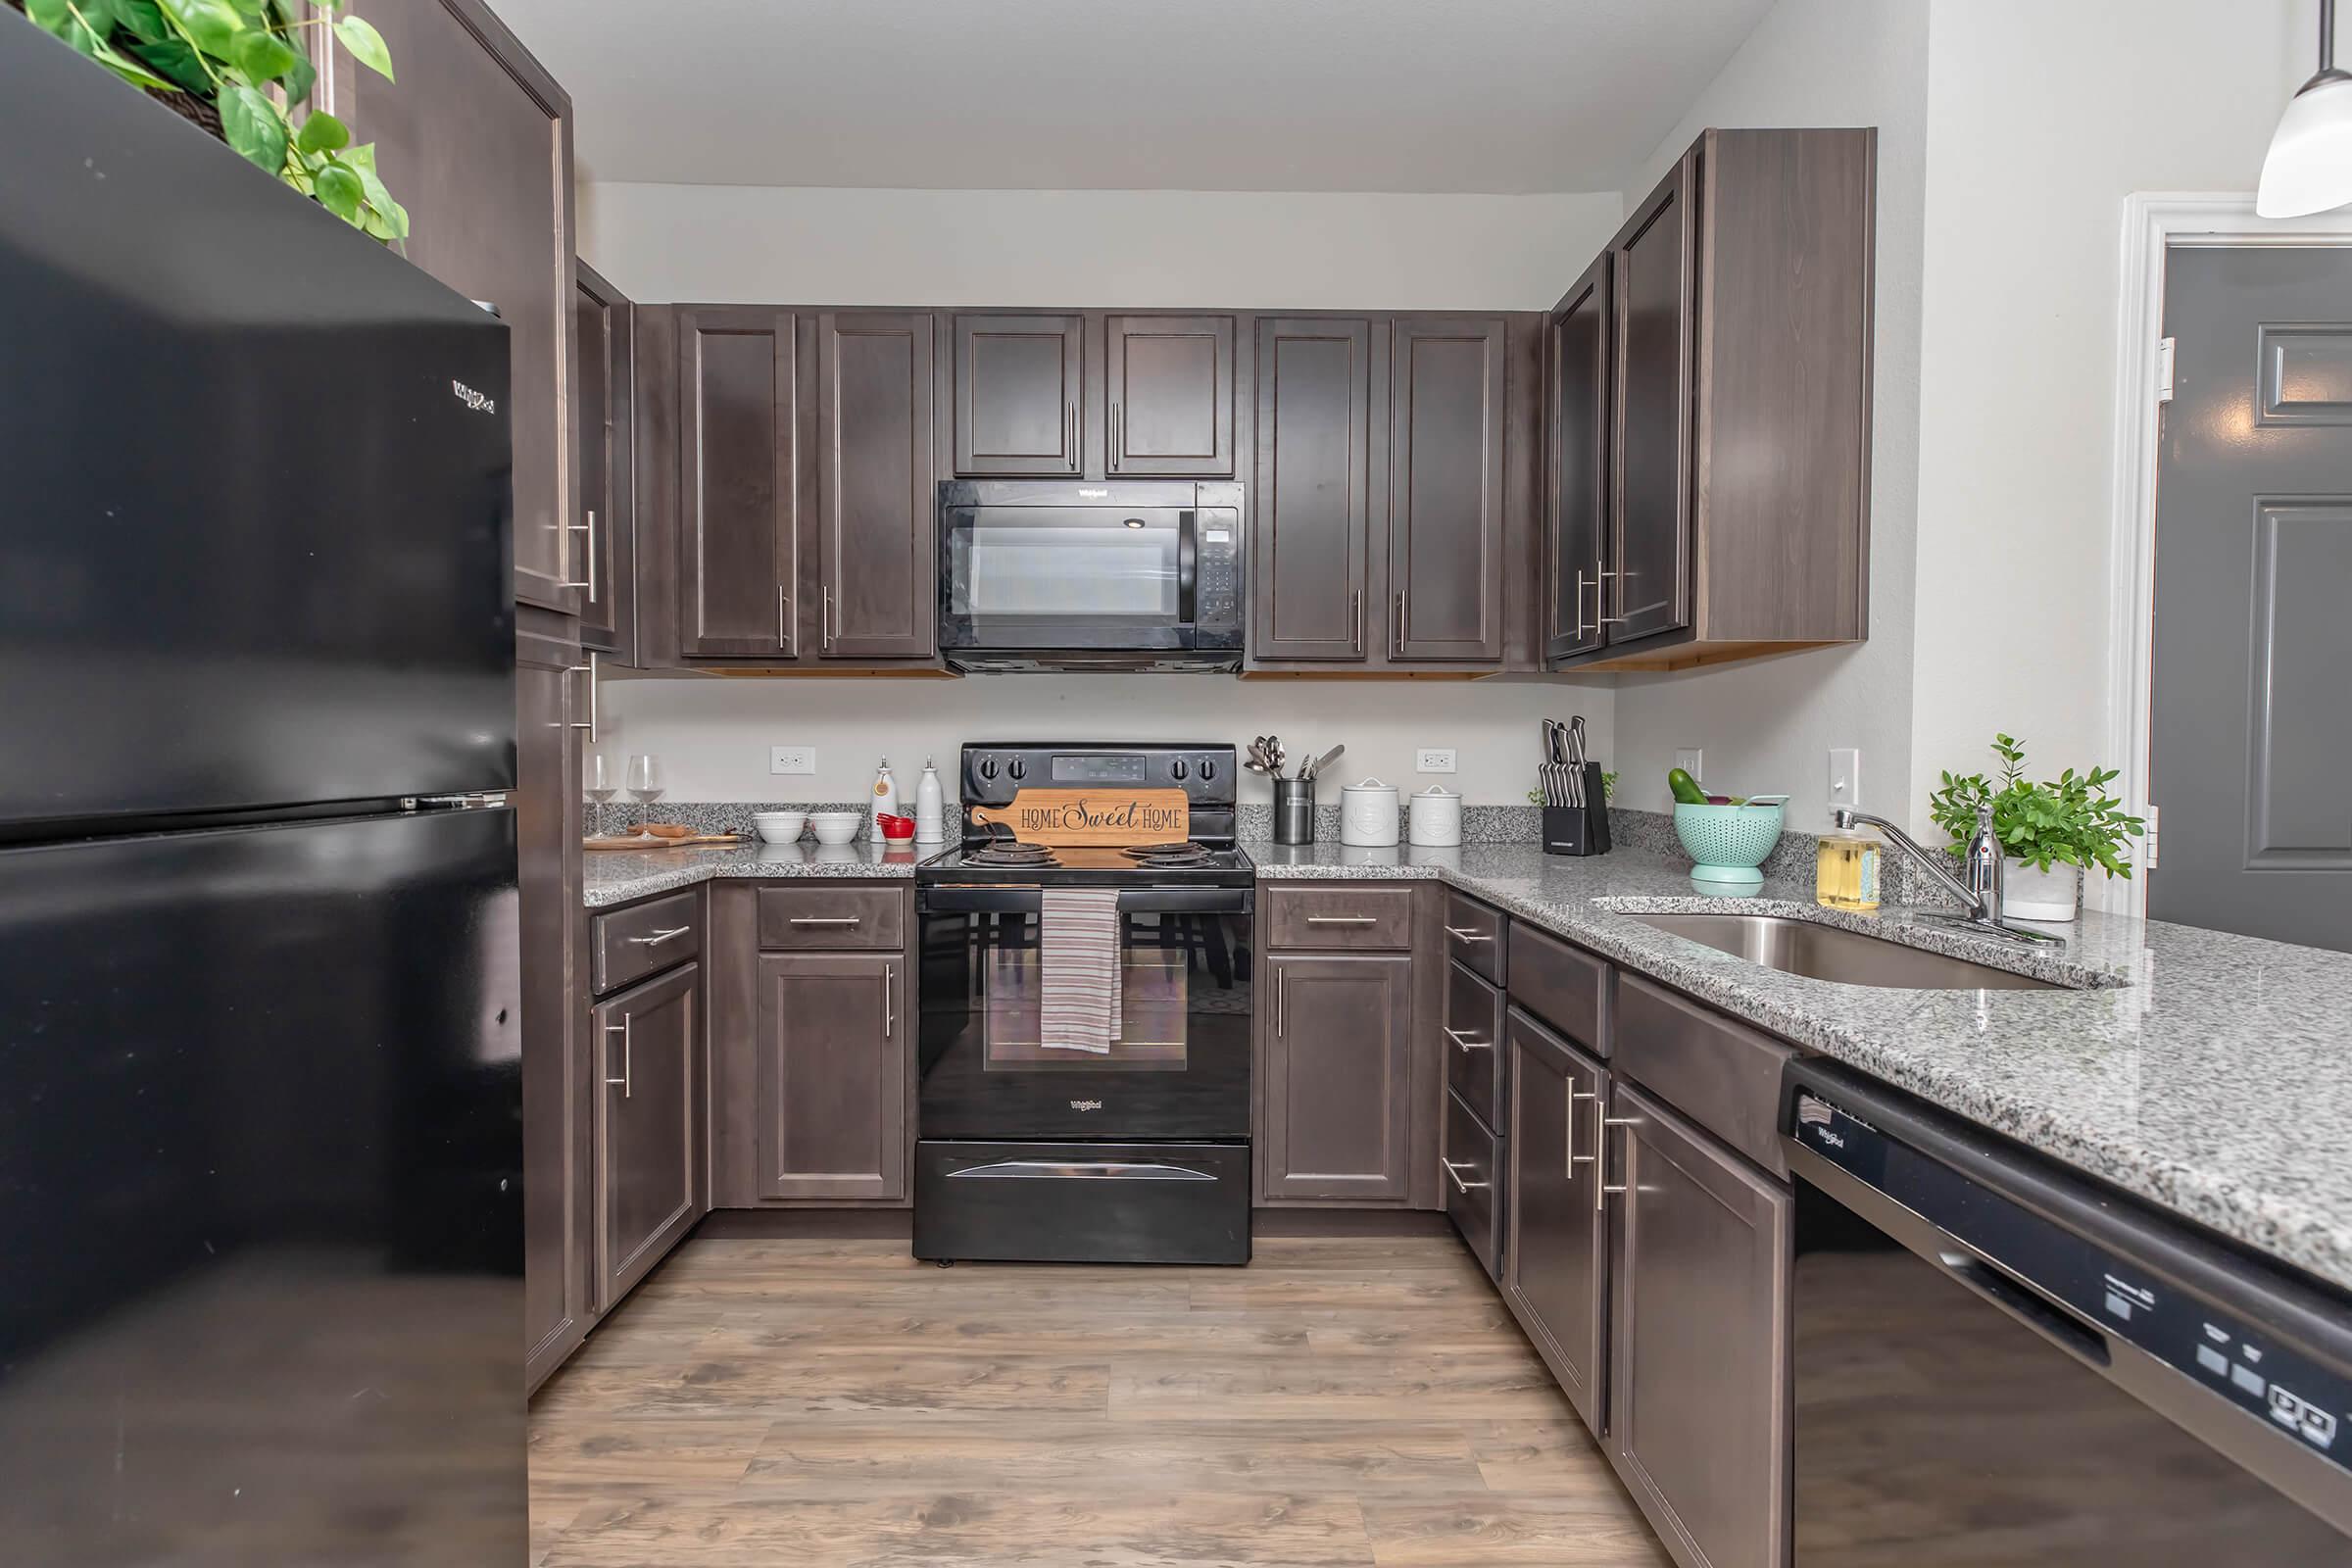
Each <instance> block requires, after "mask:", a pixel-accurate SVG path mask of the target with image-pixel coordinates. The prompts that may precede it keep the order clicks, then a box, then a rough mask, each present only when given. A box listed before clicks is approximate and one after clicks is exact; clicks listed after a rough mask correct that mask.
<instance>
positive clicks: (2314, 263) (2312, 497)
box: [2148, 246, 2352, 951]
mask: <svg viewBox="0 0 2352 1568" xmlns="http://www.w3.org/2000/svg"><path fill="white" fill-rule="evenodd" d="M2164 329H2165V332H2166V333H2167V335H2169V336H2171V337H2172V338H2173V339H2174V342H2175V348H2174V366H2173V384H2174V395H2173V402H2172V404H2171V406H2170V407H2168V408H2167V409H2166V410H2165V415H2164V441H2163V448H2162V454H2161V456H2160V458H2159V460H2158V469H2157V497H2158V499H2157V506H2156V619H2155V661H2154V665H2153V672H2152V679H2153V689H2154V702H2153V711H2152V712H2151V713H2150V715H2149V716H2150V725H2151V731H2152V741H2151V757H2150V759H2149V791H2148V798H2149V799H2150V800H2151V801H2153V802H2155V803H2156V805H2157V807H2158V809H2159V810H2160V812H2161V817H2160V822H2159V826H2160V829H2161V833H2160V837H2159V845H2158V855H2159V862H2158V866H2157V869H2156V870H2155V871H2153V872H2151V873H2150V874H2149V881H2148V912H2149V913H2150V914H2151V915H2153V916H2154V917H2155V918H2157V919H2162V920H2178V921H2180V922H2182V923H2184V924H2187V925H2198V926H2209V927H2213V928H2216V929H2219V930H2224V931H2241V932H2245V933H2247V934H2248V935H2252V936H2260V937H2270V938H2273V939H2275V940H2278V941H2281V942H2301V943H2307V944H2310V945H2312V946H2315V947H2324V948H2335V949H2338V950H2343V951H2352V247H2348V246H2276V247H2257V246H2232V247H2223V246H2175V247H2173V249H2172V250H2171V251H2170V253H2169V254H2168V256H2167V258H2166V265H2165V299H2164Z"/></svg>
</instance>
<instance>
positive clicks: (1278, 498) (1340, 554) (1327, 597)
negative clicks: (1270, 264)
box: [1250, 318, 1379, 663]
mask: <svg viewBox="0 0 2352 1568" xmlns="http://www.w3.org/2000/svg"><path fill="white" fill-rule="evenodd" d="M1374 338H1375V334H1374V329H1373V325H1372V323H1371V322H1370V321H1369V320H1365V319H1361V318H1356V319H1344V320H1343V319H1297V320H1286V319H1275V318H1269V319H1261V320H1260V321H1259V322H1258V323H1257V463H1256V466H1257V482H1256V484H1255V486H1254V487H1253V490H1254V494H1253V495H1252V497H1251V505H1252V506H1253V507H1254V508H1255V509H1256V511H1255V516H1254V518H1253V532H1254V534H1255V538H1254V541H1253V543H1252V544H1251V547H1250V549H1251V573H1252V578H1253V580H1252V582H1251V584H1250V600H1251V605H1252V610H1251V615H1252V617H1253V620H1254V624H1253V626H1252V629H1251V637H1250V642H1251V648H1250V653H1251V656H1252V657H1253V658H1255V659H1261V660H1286V659H1305V660H1318V661H1330V662H1355V663H1360V662H1363V661H1364V659H1365V657H1366V654H1367V652H1368V644H1367V639H1366V633H1365V617H1366V615H1367V614H1370V615H1371V616H1372V618H1373V619H1374V620H1375V621H1377V620H1378V618H1379V614H1378V611H1377V609H1375V608H1373V607H1371V606H1370V605H1369V603H1368V602H1369V600H1370V599H1371V596H1372V585H1371V583H1370V581H1369V580H1368V577H1367V567H1368V565H1369V564H1370V560H1371V538H1372V472H1373V456H1372V437H1373V426H1372V392H1373V386H1374V381H1373V374H1374V367H1373V351H1374V348H1375V341H1374ZM1375 630H1377V628H1375Z"/></svg>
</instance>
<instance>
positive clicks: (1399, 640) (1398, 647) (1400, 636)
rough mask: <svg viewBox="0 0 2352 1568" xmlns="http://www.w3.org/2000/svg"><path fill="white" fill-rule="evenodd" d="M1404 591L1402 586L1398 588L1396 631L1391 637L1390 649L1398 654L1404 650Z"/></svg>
mask: <svg viewBox="0 0 2352 1568" xmlns="http://www.w3.org/2000/svg"><path fill="white" fill-rule="evenodd" d="M1404 593H1405V591H1404V590H1403V589H1402V588H1399V589H1397V632H1396V635H1395V636H1394V637H1392V638H1390V639H1389V648H1390V651H1391V652H1393V653H1397V654H1401V653H1403V652H1404V626H1405V621H1404Z"/></svg>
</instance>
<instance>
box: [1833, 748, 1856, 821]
mask: <svg viewBox="0 0 2352 1568" xmlns="http://www.w3.org/2000/svg"><path fill="white" fill-rule="evenodd" d="M1861 804H1862V754H1861V752H1860V751H1858V750H1857V749H1855V748H1854V747H1851V746H1833V747H1831V748H1830V805H1831V806H1833V807H1838V806H1856V807H1858V806H1860V805H1861Z"/></svg>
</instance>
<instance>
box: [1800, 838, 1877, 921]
mask: <svg viewBox="0 0 2352 1568" xmlns="http://www.w3.org/2000/svg"><path fill="white" fill-rule="evenodd" d="M1813 867H1814V870H1813V876H1814V880H1813V900H1814V902H1815V903H1817V904H1820V905H1823V906H1826V907H1829V908H1833V909H1875V908H1877V907H1879V841H1878V838H1877V836H1876V835H1875V834H1869V833H1847V832H1838V831H1833V832H1829V833H1824V834H1823V835H1822V836H1821V848H1820V849H1819V850H1818V851H1816V852H1815V854H1814V858H1813Z"/></svg>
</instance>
